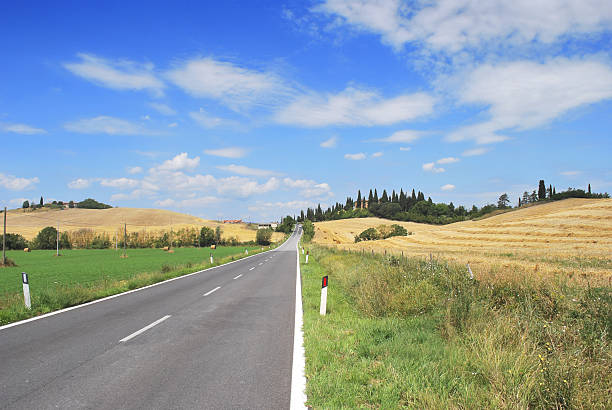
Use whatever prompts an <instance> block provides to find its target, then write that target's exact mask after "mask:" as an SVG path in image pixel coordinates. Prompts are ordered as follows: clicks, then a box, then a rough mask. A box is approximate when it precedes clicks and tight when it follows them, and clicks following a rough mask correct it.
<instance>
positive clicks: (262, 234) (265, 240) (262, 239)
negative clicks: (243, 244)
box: [255, 228, 272, 245]
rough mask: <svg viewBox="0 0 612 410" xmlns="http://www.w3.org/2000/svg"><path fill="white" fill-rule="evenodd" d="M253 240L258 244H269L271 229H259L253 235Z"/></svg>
mask: <svg viewBox="0 0 612 410" xmlns="http://www.w3.org/2000/svg"><path fill="white" fill-rule="evenodd" d="M255 241H256V242H257V244H258V245H270V242H271V241H272V229H270V228H266V229H259V230H257V235H255Z"/></svg>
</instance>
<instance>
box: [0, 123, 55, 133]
mask: <svg viewBox="0 0 612 410" xmlns="http://www.w3.org/2000/svg"><path fill="white" fill-rule="evenodd" d="M0 132H11V133H14V134H23V135H34V134H46V133H47V131H45V130H44V129H42V128H36V127H32V126H30V125H27V124H2V123H0Z"/></svg>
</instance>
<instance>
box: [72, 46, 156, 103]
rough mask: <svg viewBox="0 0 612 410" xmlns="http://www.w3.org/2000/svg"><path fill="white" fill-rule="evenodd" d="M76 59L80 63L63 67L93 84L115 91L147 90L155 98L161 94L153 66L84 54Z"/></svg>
mask: <svg viewBox="0 0 612 410" xmlns="http://www.w3.org/2000/svg"><path fill="white" fill-rule="evenodd" d="M78 57H79V58H80V59H81V61H78V62H74V63H65V64H64V67H65V68H66V69H68V70H69V71H70V72H72V73H73V74H75V75H78V76H79V77H83V78H85V79H86V80H89V81H91V82H93V83H95V84H98V85H101V86H104V87H108V88H112V89H115V90H148V91H150V92H152V93H153V94H154V95H157V96H159V95H162V94H163V89H164V83H163V82H162V81H160V80H159V79H158V78H157V77H156V76H155V73H154V71H153V68H154V67H153V64H150V63H146V64H139V63H136V62H133V61H129V60H117V61H111V60H107V59H104V58H100V57H96V56H94V55H92V54H86V53H80V54H78Z"/></svg>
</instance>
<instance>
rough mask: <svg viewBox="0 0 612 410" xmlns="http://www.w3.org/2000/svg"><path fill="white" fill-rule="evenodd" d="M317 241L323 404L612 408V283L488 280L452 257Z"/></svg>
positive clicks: (308, 313) (315, 334) (309, 279)
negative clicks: (323, 311)
mask: <svg viewBox="0 0 612 410" xmlns="http://www.w3.org/2000/svg"><path fill="white" fill-rule="evenodd" d="M308 248H309V249H310V261H309V264H308V265H305V264H304V256H302V255H301V262H302V265H301V269H302V271H301V272H302V292H303V293H302V294H303V306H304V345H305V350H306V377H307V385H306V393H307V397H308V404H309V405H310V406H312V407H313V408H418V409H421V408H491V409H493V408H495V409H498V408H602V409H604V408H611V407H612V398H611V397H612V396H611V395H610V386H612V348H611V343H610V342H611V334H610V332H611V331H612V292H611V289H610V288H598V289H595V288H589V289H582V288H571V287H567V286H565V285H564V284H563V283H528V282H527V281H525V280H523V281H519V282H518V283H480V282H478V281H474V280H470V279H469V277H468V275H467V272H465V268H464V267H463V266H452V265H450V266H449V265H448V264H446V263H445V262H444V261H436V260H434V261H433V262H429V261H424V260H419V259H398V258H394V257H389V258H386V257H383V256H380V255H378V256H370V255H367V254H366V255H361V254H355V253H352V254H351V253H347V252H342V251H337V250H329V249H325V248H321V247H317V246H310V245H309V246H308ZM324 275H329V287H328V305H327V312H328V314H327V315H326V316H324V317H322V316H320V315H319V303H320V292H321V277H322V276H324Z"/></svg>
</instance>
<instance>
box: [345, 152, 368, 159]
mask: <svg viewBox="0 0 612 410" xmlns="http://www.w3.org/2000/svg"><path fill="white" fill-rule="evenodd" d="M344 158H346V159H350V160H352V161H359V160H362V159H365V158H366V155H365V154H364V153H363V152H359V153H357V154H344Z"/></svg>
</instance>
